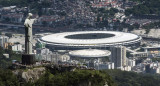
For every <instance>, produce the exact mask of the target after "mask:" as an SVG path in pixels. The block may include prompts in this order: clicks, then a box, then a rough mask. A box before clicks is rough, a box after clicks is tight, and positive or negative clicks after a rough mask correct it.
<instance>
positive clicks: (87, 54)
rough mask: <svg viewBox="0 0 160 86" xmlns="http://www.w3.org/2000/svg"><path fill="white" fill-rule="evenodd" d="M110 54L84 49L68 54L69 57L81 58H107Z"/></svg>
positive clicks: (106, 51) (105, 51) (108, 52)
mask: <svg viewBox="0 0 160 86" xmlns="http://www.w3.org/2000/svg"><path fill="white" fill-rule="evenodd" d="M110 54H111V52H110V51H108V50H98V49H84V50H75V51H71V52H69V55H70V56H74V57H82V58H94V57H96V58H99V57H105V56H109V55H110Z"/></svg>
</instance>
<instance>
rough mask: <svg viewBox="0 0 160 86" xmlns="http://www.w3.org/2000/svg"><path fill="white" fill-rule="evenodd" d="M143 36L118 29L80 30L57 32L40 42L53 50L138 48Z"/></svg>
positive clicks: (41, 39)
mask: <svg viewBox="0 0 160 86" xmlns="http://www.w3.org/2000/svg"><path fill="white" fill-rule="evenodd" d="M141 40H142V38H141V37H140V36H138V35H135V34H132V33H124V32H116V31H78V32H63V33H55V34H51V35H47V36H44V37H41V38H40V39H39V42H41V43H45V44H46V46H47V47H48V48H50V49H51V48H52V49H53V50H79V49H89V48H91V49H106V48H109V47H113V46H120V45H122V46H126V47H132V48H137V47H139V46H140V42H141Z"/></svg>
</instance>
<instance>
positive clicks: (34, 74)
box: [14, 67, 46, 82]
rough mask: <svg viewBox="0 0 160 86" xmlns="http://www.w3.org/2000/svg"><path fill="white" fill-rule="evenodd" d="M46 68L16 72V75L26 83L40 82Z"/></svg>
mask: <svg viewBox="0 0 160 86" xmlns="http://www.w3.org/2000/svg"><path fill="white" fill-rule="evenodd" d="M45 70H46V69H45V67H39V68H33V69H27V70H16V71H14V74H16V75H17V76H19V77H20V78H21V79H23V80H24V81H25V82H28V81H31V82H34V81H36V80H38V79H39V78H40V77H41V76H42V75H43V74H45Z"/></svg>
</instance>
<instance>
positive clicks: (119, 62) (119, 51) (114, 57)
mask: <svg viewBox="0 0 160 86" xmlns="http://www.w3.org/2000/svg"><path fill="white" fill-rule="evenodd" d="M110 50H111V57H110V60H111V62H114V66H115V68H118V69H119V68H120V69H121V68H122V67H124V66H126V65H127V63H126V47H124V46H116V47H111V48H110Z"/></svg>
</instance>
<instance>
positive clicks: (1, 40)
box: [0, 36, 9, 48]
mask: <svg viewBox="0 0 160 86" xmlns="http://www.w3.org/2000/svg"><path fill="white" fill-rule="evenodd" d="M8 40H9V37H7V36H0V46H1V47H2V48H4V47H5V43H7V42H8Z"/></svg>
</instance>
